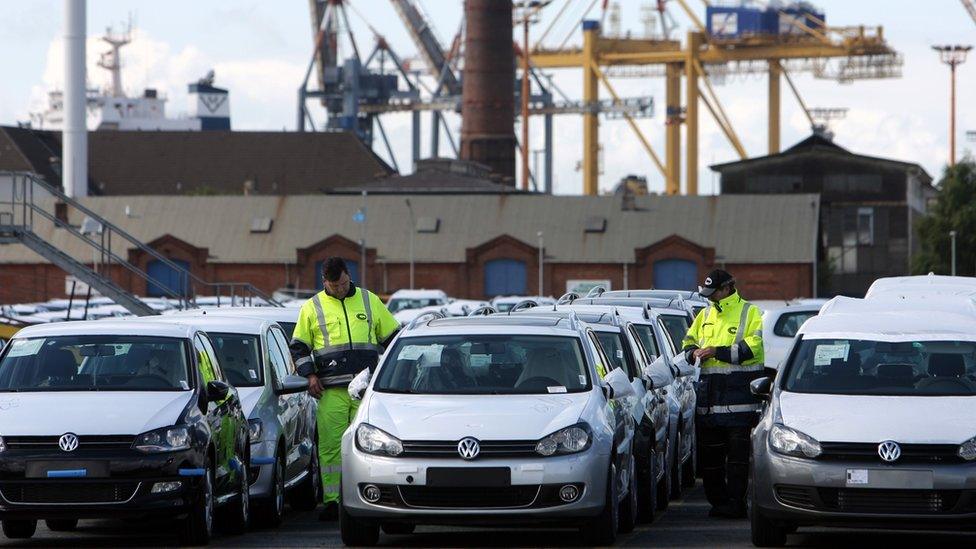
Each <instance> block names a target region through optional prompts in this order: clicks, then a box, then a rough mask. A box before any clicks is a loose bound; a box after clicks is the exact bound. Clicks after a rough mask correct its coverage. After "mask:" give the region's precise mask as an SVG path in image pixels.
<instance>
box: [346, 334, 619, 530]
mask: <svg viewBox="0 0 976 549" xmlns="http://www.w3.org/2000/svg"><path fill="white" fill-rule="evenodd" d="M609 364H611V361H610V360H608V358H607V357H606V355H605V353H604V351H603V349H602V348H601V347H600V344H599V342H598V340H597V337H596V335H595V334H594V333H593V330H592V329H591V328H590V327H589V326H587V325H585V324H584V323H582V322H580V321H579V320H578V319H577V318H576V317H575V315H571V317H570V318H565V319H561V318H542V317H533V316H530V315H514V316H511V317H508V316H505V317H497V316H489V317H468V318H453V319H439V320H432V321H427V320H426V319H418V320H417V321H414V322H413V323H412V324H411V327H408V328H407V329H406V330H404V331H403V332H401V334H400V335H399V336H398V338H397V340H396V341H395V342H394V343H393V344H392V346H391V348H390V349H389V350H388V351H387V353H386V354H385V355H384V359H383V361H382V363H381V365H380V366H379V369H378V370H377V372H376V373H375V374H374V375H373V378H372V380H371V383H370V386H369V388H368V389H366V391H365V394H364V396H363V399H362V404H361V406H360V408H359V413H358V414H357V416H356V418H355V420H354V421H353V422H352V425H351V426H350V427H349V429H348V430H347V431H346V433H345V435H344V436H343V441H342V509H341V512H340V519H339V520H340V529H341V533H342V539H343V542H345V543H346V544H347V545H371V544H374V543H376V542H377V539H378V533H379V529H380V528H381V527H382V528H383V530H384V531H385V532H387V533H410V532H412V531H413V528H414V526H415V525H417V524H452V523H461V524H465V525H471V524H478V525H501V526H505V525H514V524H521V525H529V526H534V525H545V524H549V525H553V524H554V525H561V526H570V527H576V528H580V529H581V531H582V533H583V534H584V535H585V536H586V538H587V539H588V541H589V542H590V543H592V544H600V545H606V544H610V543H612V542H613V541H614V539H615V538H616V533H617V530H618V524H619V526H620V527H621V529H623V530H628V529H631V528H633V526H634V518H635V515H636V509H635V506H636V505H637V502H636V499H637V497H636V490H635V484H634V483H635V475H634V471H635V462H634V459H633V439H634V419H633V417H632V416H631V414H630V413H629V410H628V409H627V408H626V407H625V406H624V405H623V400H622V399H626V398H628V397H630V396H632V395H633V394H634V389H633V387H632V386H631V383H630V380H629V379H628V377H627V374H626V372H624V371H622V370H620V369H611V370H609V372H608V367H607V365H609Z"/></svg>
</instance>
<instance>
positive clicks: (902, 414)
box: [779, 392, 976, 444]
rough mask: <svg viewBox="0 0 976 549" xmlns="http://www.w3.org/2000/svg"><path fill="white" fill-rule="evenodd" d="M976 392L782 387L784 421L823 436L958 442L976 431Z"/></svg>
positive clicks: (831, 438)
mask: <svg viewBox="0 0 976 549" xmlns="http://www.w3.org/2000/svg"><path fill="white" fill-rule="evenodd" d="M974 407H976V397H935V396H925V397H921V396H919V397H909V396H865V395H812V394H802V393H788V392H782V393H780V395H779V411H780V414H781V415H782V418H783V424H784V425H786V426H787V427H792V428H793V429H797V430H798V431H802V432H804V433H806V434H808V435H810V436H812V437H813V438H815V439H817V440H819V441H825V442H881V441H884V440H894V441H896V442H903V443H916V444H959V443H961V442H964V441H966V440H968V439H970V438H972V437H973V436H976V415H974V414H973V413H972V411H973V409H974Z"/></svg>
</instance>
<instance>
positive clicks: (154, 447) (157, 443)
mask: <svg viewBox="0 0 976 549" xmlns="http://www.w3.org/2000/svg"><path fill="white" fill-rule="evenodd" d="M132 447H133V448H135V449H136V450H139V451H140V452H145V453H147V454H155V453H159V452H175V451H177V450H188V449H189V448H190V430H189V429H187V428H186V427H184V426H182V425H180V426H177V427H164V428H162V429H156V430H155V431H149V432H148V433H143V434H141V435H139V436H138V437H136V441H135V442H133V443H132Z"/></svg>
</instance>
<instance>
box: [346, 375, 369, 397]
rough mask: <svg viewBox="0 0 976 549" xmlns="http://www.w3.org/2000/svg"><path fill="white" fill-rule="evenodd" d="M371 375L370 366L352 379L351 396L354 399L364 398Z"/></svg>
mask: <svg viewBox="0 0 976 549" xmlns="http://www.w3.org/2000/svg"><path fill="white" fill-rule="evenodd" d="M370 377H371V374H370V371H369V368H366V369H365V370H363V371H362V372H359V374H358V375H356V377H354V378H352V381H350V382H349V398H351V399H353V400H360V399H362V398H363V393H365V392H366V387H369V379H370Z"/></svg>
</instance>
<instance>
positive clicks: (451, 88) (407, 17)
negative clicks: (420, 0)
mask: <svg viewBox="0 0 976 549" xmlns="http://www.w3.org/2000/svg"><path fill="white" fill-rule="evenodd" d="M390 1H391V2H393V7H394V8H395V9H396V12H397V14H399V15H400V19H402V20H403V24H404V25H406V27H407V31H409V32H410V37H411V38H413V41H414V43H415V44H416V45H417V49H418V50H420V55H422V56H423V58H424V61H426V62H427V70H428V71H429V72H430V75H431V76H433V77H434V78H435V79H437V80H440V79H441V77H442V73H443V81H444V83H443V86H444V89H446V90H447V92H448V93H449V94H451V95H460V94H461V83H460V82H459V81H458V79H457V76H455V75H454V72H453V71H452V70H451V69H450V66H448V60H447V56H446V55H445V54H444V48H443V47H441V44H440V42H439V41H438V40H437V37H436V36H434V30H433V29H432V28H431V26H430V24H429V23H428V22H427V20H426V19H425V18H424V16H423V15H421V13H420V10H418V9H417V6H415V5H414V3H413V2H412V1H411V0H390Z"/></svg>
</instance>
